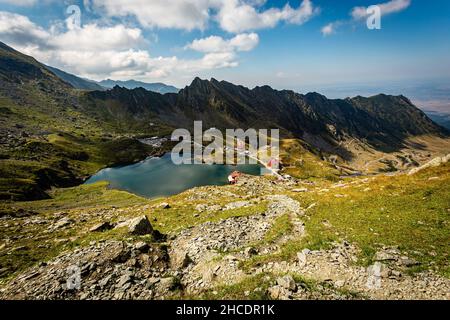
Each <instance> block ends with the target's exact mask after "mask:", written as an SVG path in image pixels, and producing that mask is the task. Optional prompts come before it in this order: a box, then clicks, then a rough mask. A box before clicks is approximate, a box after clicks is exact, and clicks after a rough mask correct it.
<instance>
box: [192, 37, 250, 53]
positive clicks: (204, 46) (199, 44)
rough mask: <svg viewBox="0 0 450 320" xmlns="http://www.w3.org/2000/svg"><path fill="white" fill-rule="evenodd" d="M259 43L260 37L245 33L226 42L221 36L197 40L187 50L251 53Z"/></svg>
mask: <svg viewBox="0 0 450 320" xmlns="http://www.w3.org/2000/svg"><path fill="white" fill-rule="evenodd" d="M258 42H259V37H258V35H257V34H256V33H243V34H238V35H237V36H235V37H234V38H232V39H230V40H224V39H223V38H222V37H219V36H210V37H207V38H203V39H195V40H194V41H192V43H190V44H188V45H187V46H186V48H189V49H192V50H195V51H199V52H206V53H211V52H234V51H250V50H253V49H254V48H255V47H256V46H257V45H258Z"/></svg>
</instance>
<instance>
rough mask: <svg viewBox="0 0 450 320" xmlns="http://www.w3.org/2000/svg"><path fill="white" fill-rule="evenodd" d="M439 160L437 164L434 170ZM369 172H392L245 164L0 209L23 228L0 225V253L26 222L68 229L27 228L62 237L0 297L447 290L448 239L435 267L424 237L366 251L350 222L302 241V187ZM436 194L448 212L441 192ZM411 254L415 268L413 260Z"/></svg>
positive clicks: (366, 183)
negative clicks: (326, 172)
mask: <svg viewBox="0 0 450 320" xmlns="http://www.w3.org/2000/svg"><path fill="white" fill-rule="evenodd" d="M423 170H424V172H426V173H427V175H426V176H418V173H414V174H412V175H410V176H409V177H412V178H414V179H417V181H419V180H426V181H436V180H439V179H444V180H445V179H449V178H450V177H449V176H450V174H449V171H448V170H449V167H448V166H447V164H442V163H441V165H440V166H434V167H433V169H432V170H439V171H431V172H430V169H426V168H425V169H423ZM442 170H444V171H442ZM436 172H440V173H441V174H443V175H441V178H435V176H434V175H435V174H436ZM407 177H408V176H407V175H404V178H405V179H411V178H407ZM390 178H392V177H390ZM431 178H433V179H431ZM377 179H389V177H385V178H377V177H373V178H364V179H362V178H360V179H355V180H350V181H341V182H339V183H333V184H328V186H327V187H328V188H323V186H322V185H318V184H317V183H307V184H305V182H302V181H299V180H295V179H291V180H290V181H274V180H271V179H267V178H265V177H252V176H243V177H242V178H241V179H240V181H239V183H238V185H236V186H229V187H199V188H195V189H192V190H188V191H186V192H185V193H183V194H181V195H178V196H174V197H171V198H167V199H161V200H155V201H152V202H146V203H143V204H137V205H133V206H131V207H129V206H125V207H120V208H106V209H105V208H103V209H99V208H97V207H94V208H91V209H89V210H86V209H83V210H78V209H76V210H72V209H71V210H68V211H67V212H56V213H51V214H44V215H40V214H31V213H30V215H28V216H27V215H25V216H22V217H12V216H5V217H3V218H2V219H1V220H0V227H1V228H2V229H3V230H7V229H8V228H10V227H11V226H19V225H20V226H21V227H20V228H22V232H21V233H20V235H19V234H17V236H15V237H12V236H9V235H8V236H7V238H5V236H3V239H1V241H2V243H3V244H2V246H1V247H0V248H1V249H0V250H1V251H0V252H1V256H2V257H5V254H6V256H8V255H15V254H17V252H19V253H20V252H21V251H22V252H25V251H27V250H29V249H33V248H27V247H26V246H22V247H21V246H20V245H19V243H20V241H21V237H22V238H27V237H28V238H33V237H36V235H32V234H31V233H30V232H29V230H30V229H33V230H34V231H35V232H36V230H41V231H40V232H43V233H56V232H62V231H63V230H66V231H67V232H68V234H70V235H72V238H62V239H54V238H51V242H52V243H51V244H48V243H49V242H48V241H44V240H38V239H37V238H36V239H35V240H36V241H37V242H38V243H41V245H42V246H45V245H47V246H55V241H56V242H61V243H66V244H69V245H68V246H66V247H65V248H66V249H64V250H61V251H60V252H59V253H55V255H54V257H53V258H50V259H48V260H42V261H39V262H36V263H35V264H34V265H32V266H30V267H29V268H24V269H23V270H22V271H21V272H18V273H15V275H14V276H12V277H9V278H5V279H6V280H5V281H4V282H3V285H2V287H1V291H0V292H1V293H0V298H2V299H173V298H202V297H203V298H212V299H216V298H217V299H218V298H239V299H253V298H264V299H266V298H269V299H445V300H446V299H450V280H449V279H448V277H446V276H444V274H445V272H444V274H443V273H442V271H443V270H445V268H448V251H447V250H446V249H445V251H444V252H443V253H442V252H440V253H436V252H433V253H432V254H431V256H433V255H434V256H437V255H444V256H443V257H442V258H443V259H444V266H441V267H442V268H444V269H442V268H434V267H433V265H436V262H433V261H431V262H430V261H429V262H425V261H426V260H423V259H422V258H421V257H424V255H425V254H426V253H425V252H424V251H423V250H422V249H426V247H424V248H416V250H410V249H408V246H407V244H406V243H399V245H386V244H382V243H378V244H375V247H376V250H375V251H374V252H373V254H372V256H371V258H370V261H368V262H366V263H365V262H364V256H363V255H362V248H361V247H360V245H359V243H360V242H359V241H351V240H349V239H351V238H352V237H351V236H350V234H348V235H347V236H346V235H345V234H341V233H340V232H337V233H338V234H339V236H337V237H336V238H335V239H333V240H332V239H329V240H328V242H327V243H324V244H323V245H320V246H317V245H316V244H313V243H312V242H308V241H306V242H305V240H306V239H308V237H311V236H313V237H316V236H317V235H316V234H315V233H316V232H317V231H316V230H314V229H315V228H317V226H316V225H314V224H311V220H312V219H314V215H316V214H317V213H316V214H315V213H313V211H314V209H315V207H316V206H319V204H317V203H310V204H308V202H309V201H306V200H305V202H304V203H302V198H301V197H300V196H303V195H307V194H312V193H315V194H317V195H319V196H320V195H321V197H324V196H323V195H324V194H328V193H331V192H334V193H335V194H334V195H333V198H335V199H346V198H352V193H351V192H349V191H348V190H349V189H350V188H357V189H361V188H362V190H366V191H364V192H367V191H369V190H368V189H371V188H373V187H374V186H377V185H378V184H377V183H378V182H377ZM447 181H448V180H447ZM347 192H348V193H347ZM440 196H441V197H444V198H445V199H444V203H445V201H447V202H446V203H447V204H446V206H447V208H443V209H445V210H447V212H448V210H450V208H448V199H449V198H448V194H441V195H440ZM305 199H306V198H305ZM346 201H355V200H348V199H347V200H346ZM444 206H445V204H444ZM179 208H181V211H183V214H185V215H187V216H192V219H193V220H191V222H188V223H187V226H182V227H181V228H178V229H179V230H177V231H176V230H174V229H175V228H173V227H172V226H171V225H169V224H170V223H171V222H170V221H171V220H170V216H171V215H175V218H176V217H177V214H176V213H175V212H178V209H179ZM173 210H176V211H173ZM447 215H448V213H447ZM164 218H165V219H166V220H164ZM173 223H176V224H177V225H181V224H182V221H178V222H173ZM333 223H334V222H330V221H328V220H323V219H320V226H321V227H323V228H324V229H323V230H328V229H330V228H333ZM422 223H423V222H422ZM447 223H448V220H446V221H445V226H446V227H445V228H446V229H445V232H446V234H448V224H447ZM372 227H373V228H376V225H372ZM372 227H371V228H372ZM170 230H171V231H170ZM320 232H321V233H323V232H325V231H320ZM7 234H10V233H7ZM77 239H78V240H79V239H85V241H84V242H77V241H78V240H77ZM22 240H23V239H22ZM33 240H34V239H33ZM5 241H6V242H5ZM381 241H382V240H381ZM388 242H389V241H388V240H386V243H388ZM70 243H72V245H70ZM76 243H78V244H76ZM296 243H297V244H298V243H300V244H302V245H300V246H296V245H293V244H296ZM308 243H309V245H308ZM35 245H37V243H36V244H35ZM444 246H445V244H444ZM292 247H293V248H292ZM286 250H293V252H291V254H286ZM436 250H437V248H436ZM417 257H418V259H417ZM446 257H447V258H446ZM0 261H5V260H4V258H2V260H0ZM420 266H422V267H424V268H419V269H417V268H418V267H420ZM415 269H417V270H416V271H413V270H415ZM411 271H413V272H411ZM3 272H4V270H3ZM76 277H78V278H76ZM77 279H78V281H79V282H77Z"/></svg>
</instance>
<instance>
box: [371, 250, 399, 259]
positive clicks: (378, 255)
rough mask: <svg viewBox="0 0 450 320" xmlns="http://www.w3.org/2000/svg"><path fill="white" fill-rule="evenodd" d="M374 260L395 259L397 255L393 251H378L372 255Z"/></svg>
mask: <svg viewBox="0 0 450 320" xmlns="http://www.w3.org/2000/svg"><path fill="white" fill-rule="evenodd" d="M374 259H375V261H395V260H397V256H396V255H395V254H393V253H390V252H386V251H378V252H377V253H376V254H375V257H374Z"/></svg>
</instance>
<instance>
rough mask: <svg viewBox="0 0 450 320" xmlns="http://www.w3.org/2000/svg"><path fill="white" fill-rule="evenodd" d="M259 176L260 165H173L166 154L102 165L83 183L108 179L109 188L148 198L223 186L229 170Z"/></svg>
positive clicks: (226, 181)
mask: <svg viewBox="0 0 450 320" xmlns="http://www.w3.org/2000/svg"><path fill="white" fill-rule="evenodd" d="M235 170H237V171H240V172H243V173H247V174H251V175H260V173H261V167H260V166H259V165H256V164H245V165H237V166H230V165H207V164H202V165H189V164H182V165H175V164H173V162H172V160H171V157H170V154H166V155H164V156H163V157H161V158H149V159H146V160H144V161H142V162H139V163H136V164H132V165H128V166H122V167H114V168H106V169H103V170H101V171H99V172H98V173H97V174H95V175H94V176H92V177H91V178H89V179H88V180H87V181H86V183H87V184H89V183H94V182H97V181H109V182H110V185H111V187H112V188H115V189H120V190H126V191H129V192H131V193H134V194H137V195H141V196H144V197H148V198H154V197H162V196H170V195H174V194H177V193H180V192H183V191H185V190H187V189H190V188H193V187H198V186H206V185H225V184H227V183H228V180H227V177H228V175H229V174H230V173H231V172H233V171H235Z"/></svg>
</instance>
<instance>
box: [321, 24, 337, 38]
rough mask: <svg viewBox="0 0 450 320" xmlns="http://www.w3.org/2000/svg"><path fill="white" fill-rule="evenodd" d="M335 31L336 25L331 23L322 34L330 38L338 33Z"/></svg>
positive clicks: (323, 29) (322, 30) (324, 28)
mask: <svg viewBox="0 0 450 320" xmlns="http://www.w3.org/2000/svg"><path fill="white" fill-rule="evenodd" d="M335 29H336V24H335V23H334V22H331V23H329V24H327V25H326V26H324V27H323V28H322V29H321V30H320V31H321V32H322V34H323V35H324V36H329V35H331V34H333V33H335V32H336V30H335Z"/></svg>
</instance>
